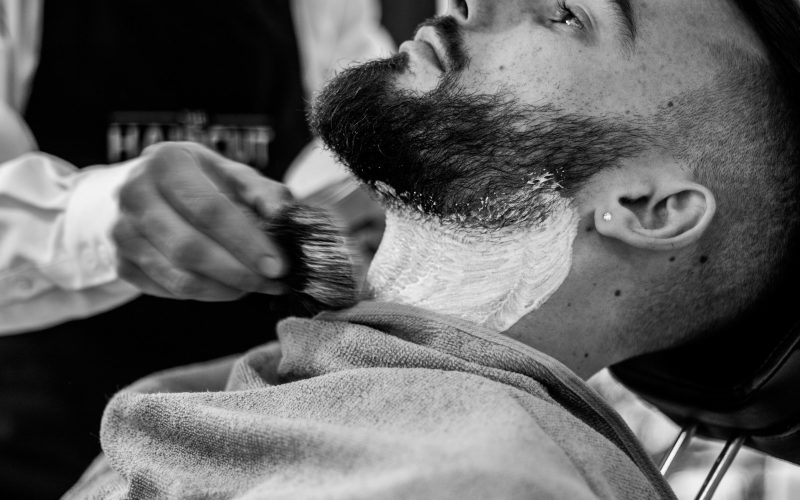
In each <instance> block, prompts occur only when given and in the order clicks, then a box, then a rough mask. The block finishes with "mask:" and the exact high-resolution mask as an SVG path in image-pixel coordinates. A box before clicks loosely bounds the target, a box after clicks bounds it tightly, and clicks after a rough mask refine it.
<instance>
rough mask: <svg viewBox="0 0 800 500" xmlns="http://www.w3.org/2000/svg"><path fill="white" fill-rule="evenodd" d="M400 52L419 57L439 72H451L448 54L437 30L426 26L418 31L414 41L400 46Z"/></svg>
mask: <svg viewBox="0 0 800 500" xmlns="http://www.w3.org/2000/svg"><path fill="white" fill-rule="evenodd" d="M400 51H401V52H407V53H409V54H412V55H415V56H419V57H420V58H422V59H423V60H425V61H427V62H428V63H430V64H432V65H433V66H435V67H436V69H438V70H439V71H442V72H444V71H447V70H449V66H450V64H449V60H448V58H447V56H446V54H447V52H446V51H445V50H444V48H443V46H442V43H441V41H440V39H439V37H438V36H437V34H436V30H435V29H434V28H433V27H431V26H424V27H423V28H421V29H420V30H419V31H417V34H416V35H415V36H414V40H411V41H407V42H404V43H403V44H402V45H401V46H400Z"/></svg>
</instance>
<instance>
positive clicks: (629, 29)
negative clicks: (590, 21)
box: [608, 0, 636, 50]
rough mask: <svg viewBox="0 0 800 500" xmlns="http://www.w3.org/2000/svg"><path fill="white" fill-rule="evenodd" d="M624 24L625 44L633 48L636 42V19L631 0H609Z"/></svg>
mask: <svg viewBox="0 0 800 500" xmlns="http://www.w3.org/2000/svg"><path fill="white" fill-rule="evenodd" d="M608 1H609V3H610V4H611V6H612V7H613V8H614V11H615V13H616V15H617V17H618V19H619V21H620V24H621V25H622V29H623V33H622V35H623V41H624V42H625V46H626V47H627V48H628V49H630V50H633V46H634V45H635V44H636V21H635V18H634V15H633V5H632V4H631V0H608Z"/></svg>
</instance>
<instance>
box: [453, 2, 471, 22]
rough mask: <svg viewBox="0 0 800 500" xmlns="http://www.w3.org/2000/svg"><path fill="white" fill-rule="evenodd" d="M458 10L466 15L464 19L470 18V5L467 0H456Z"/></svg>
mask: <svg viewBox="0 0 800 500" xmlns="http://www.w3.org/2000/svg"><path fill="white" fill-rule="evenodd" d="M454 3H455V6H456V10H457V11H458V13H459V14H461V15H462V16H463V17H464V20H465V21H466V20H468V19H469V5H467V0H455V2H454Z"/></svg>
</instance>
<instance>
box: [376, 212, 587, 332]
mask: <svg viewBox="0 0 800 500" xmlns="http://www.w3.org/2000/svg"><path fill="white" fill-rule="evenodd" d="M556 207H557V208H555V209H554V210H553V212H552V214H551V215H550V217H548V219H547V220H546V221H545V222H544V223H542V224H540V225H538V226H536V227H532V228H523V229H520V228H515V229H511V228H503V229H496V230H486V229H465V228H461V227H455V226H454V225H452V224H450V223H444V222H442V221H441V220H439V219H436V218H431V217H426V216H421V215H417V214H416V213H413V212H410V211H409V212H405V211H401V210H398V209H391V210H389V211H388V212H387V216H386V232H385V234H384V237H383V242H382V243H381V247H380V249H379V250H378V253H377V254H376V256H375V259H374V260H373V262H372V266H371V267H370V270H369V274H368V284H369V289H370V292H371V294H372V296H373V298H374V299H375V300H378V301H384V302H396V303H401V304H405V305H410V306H416V307H420V308H423V309H427V310H429V311H433V312H436V313H440V314H446V315H450V316H455V317H459V318H461V319H466V320H468V321H471V322H473V323H478V324H481V325H483V326H486V327H488V328H491V329H493V330H495V331H505V330H507V329H508V328H510V327H511V326H512V325H513V324H514V323H516V322H517V321H519V320H520V319H521V318H522V317H523V316H525V315H526V314H528V313H529V312H531V311H533V310H535V309H537V308H539V307H540V306H541V305H542V304H544V303H545V302H546V301H547V299H549V298H550V296H551V295H552V294H553V293H555V291H556V290H558V288H559V287H560V286H561V284H562V283H563V282H564V280H565V279H566V277H567V275H568V274H569V271H570V267H571V264H572V244H573V241H574V239H575V236H576V234H577V226H578V218H577V214H576V213H575V211H574V209H573V208H572V207H571V206H570V205H569V203H568V202H566V201H565V200H564V201H563V203H562V202H561V201H559V202H558V203H557V204H556Z"/></svg>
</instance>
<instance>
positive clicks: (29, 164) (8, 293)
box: [0, 153, 140, 335]
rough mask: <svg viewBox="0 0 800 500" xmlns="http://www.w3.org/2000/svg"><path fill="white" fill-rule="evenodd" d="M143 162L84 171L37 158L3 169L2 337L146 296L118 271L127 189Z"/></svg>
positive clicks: (11, 163)
mask: <svg viewBox="0 0 800 500" xmlns="http://www.w3.org/2000/svg"><path fill="white" fill-rule="evenodd" d="M138 161H140V160H133V161H131V162H128V163H125V164H121V165H119V166H114V167H94V168H90V169H85V170H83V171H78V170H77V169H76V168H75V167H73V166H72V165H69V164H68V163H66V162H64V161H62V160H59V159H57V158H54V157H51V156H48V155H45V154H41V153H31V154H26V155H23V156H21V157H19V158H17V159H15V160H12V161H9V162H6V163H3V164H0V335H3V334H10V333H20V332H23V331H25V330H30V329H40V328H43V327H45V326H47V325H52V324H57V323H61V322H64V321H67V320H70V319H76V318H82V317H87V316H91V315H94V314H98V313H100V312H102V311H104V310H107V309H110V308H112V307H115V306H117V305H119V304H121V303H123V302H126V301H129V300H131V299H132V298H134V297H135V296H136V295H138V291H137V290H136V289H135V288H134V287H132V286H130V285H127V284H124V283H122V282H121V281H120V280H119V278H118V277H117V273H116V258H115V249H114V246H113V244H112V242H111V237H110V231H111V228H112V226H113V224H114V221H115V220H116V218H117V215H118V203H117V196H118V194H117V193H118V191H119V187H120V186H121V185H122V183H123V182H124V181H125V180H126V179H127V177H128V176H129V175H130V173H131V171H132V169H133V168H134V167H135V165H136V163H137V162H138Z"/></svg>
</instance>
